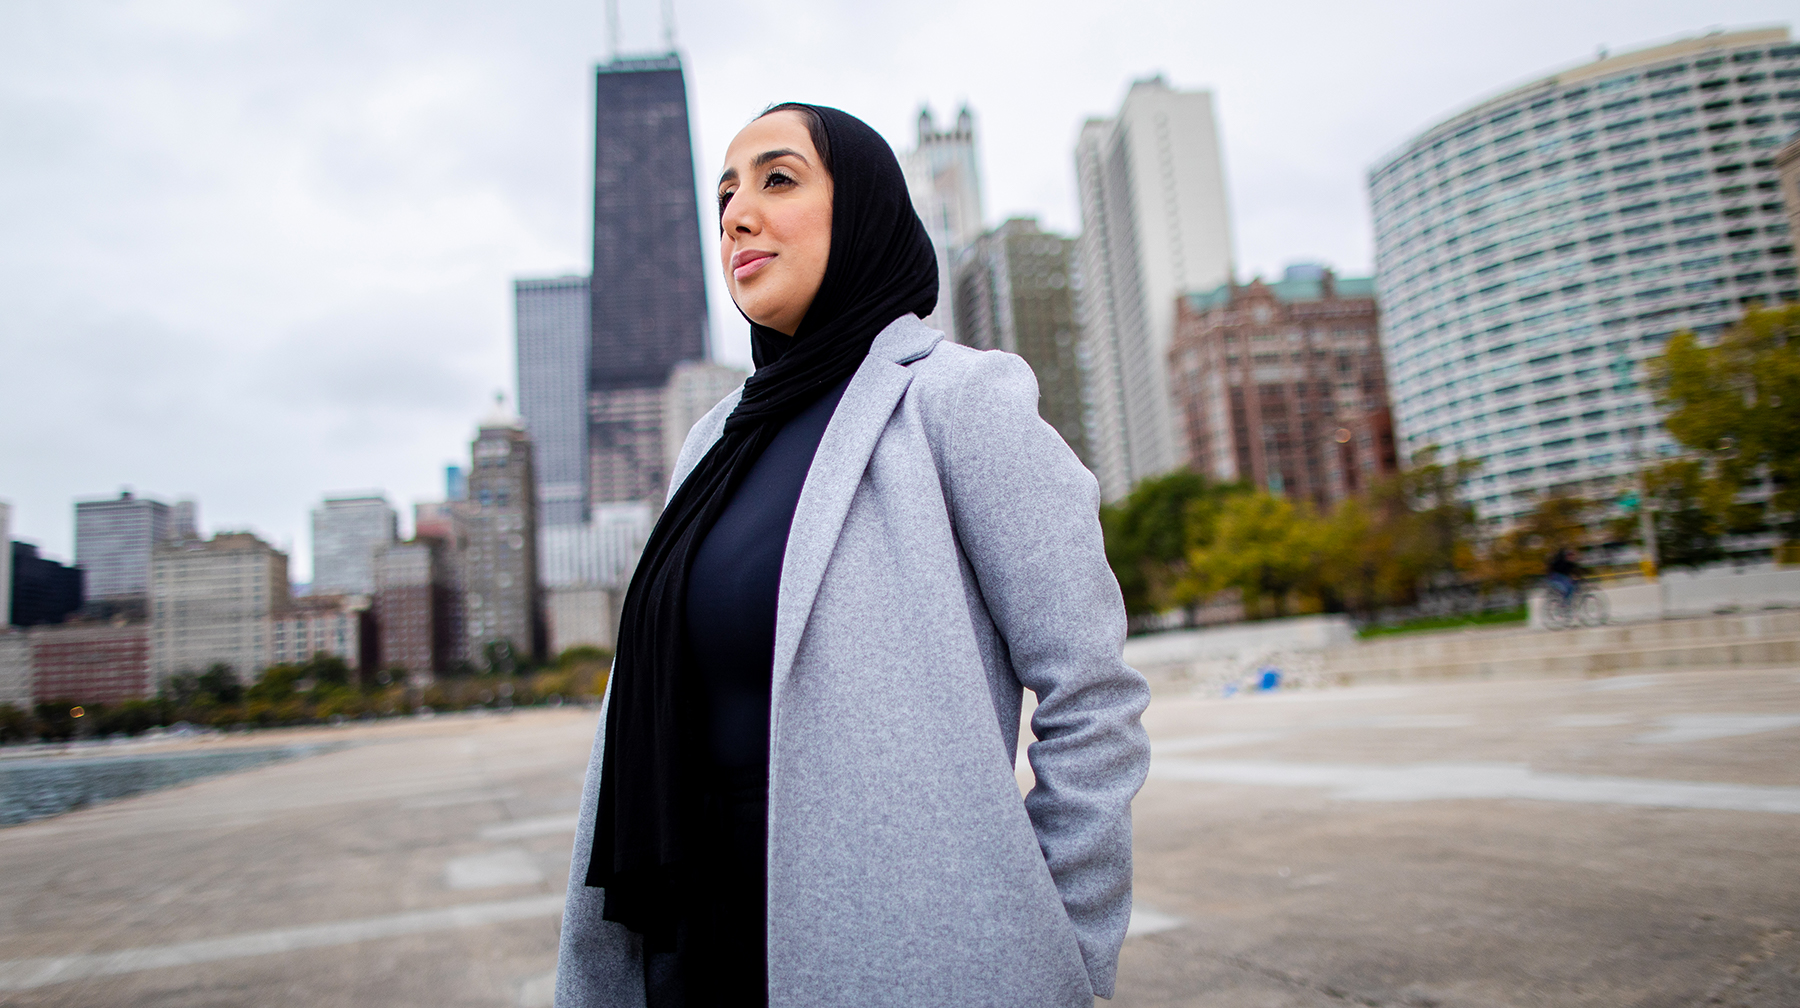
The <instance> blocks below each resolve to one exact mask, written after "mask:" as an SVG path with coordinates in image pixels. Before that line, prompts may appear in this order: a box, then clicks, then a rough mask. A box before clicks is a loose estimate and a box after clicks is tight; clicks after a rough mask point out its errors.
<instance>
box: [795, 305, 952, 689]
mask: <svg viewBox="0 0 1800 1008" xmlns="http://www.w3.org/2000/svg"><path fill="white" fill-rule="evenodd" d="M942 338H943V334H942V333H940V332H938V331H937V330H935V329H932V328H931V327H929V326H927V325H925V324H924V323H923V322H921V321H919V320H918V318H917V317H915V316H912V315H907V316H904V317H903V318H900V319H896V320H895V321H894V322H893V323H891V324H889V325H888V327H887V328H886V329H883V330H882V331H881V334H880V335H879V336H877V337H875V342H874V343H873V344H872V345H871V346H870V347H869V355H868V356H867V357H865V358H863V362H862V366H861V367H859V368H857V370H856V374H855V375H854V376H852V377H851V379H850V384H849V385H848V386H846V387H845V389H844V397H843V398H842V399H840V400H839V401H838V406H837V409H836V411H834V412H833V413H832V415H831V422H830V423H829V424H827V425H826V427H825V435H824V437H822V438H820V439H819V450H818V452H817V453H816V454H814V455H813V461H812V467H811V468H810V469H808V470H807V474H806V482H805V484H804V485H803V486H802V487H801V488H800V500H799V503H798V504H797V505H796V506H795V508H794V523H793V525H792V526H791V528H790V531H789V532H788V541H787V550H786V552H785V553H784V554H783V556H782V562H781V588H780V592H779V594H778V596H777V600H776V608H775V663H774V668H773V673H774V677H773V678H774V681H773V696H772V701H773V703H774V709H775V710H776V711H779V710H780V699H781V691H782V686H783V684H784V683H785V681H786V679H787V677H788V673H789V672H790V671H791V670H792V669H793V664H794V656H795V655H796V654H797V653H798V652H799V650H800V634H801V632H802V631H804V630H805V629H806V621H807V618H808V617H809V616H810V615H811V614H812V607H813V600H814V599H816V598H817V597H818V594H819V584H820V582H821V581H823V580H824V577H825V566H826V564H827V563H828V562H830V560H831V554H832V551H833V550H835V549H836V548H837V541H838V534H839V533H840V532H842V531H843V527H844V518H845V517H846V516H847V515H848V514H849V512H850V500H851V498H852V497H854V496H855V495H856V488H857V486H858V485H859V484H861V482H862V476H863V471H864V470H865V469H867V468H868V465H869V458H870V456H871V455H873V454H874V452H875V444H876V442H877V441H879V440H880V438H881V432H882V431H883V430H884V429H886V427H887V423H888V418H890V417H891V416H893V414H894V407H895V406H896V405H898V404H899V402H900V397H901V395H903V394H904V393H905V392H906V386H907V385H908V384H910V383H911V382H912V372H911V371H910V370H908V369H907V368H906V367H904V365H906V364H909V363H911V362H912V361H915V360H918V359H919V358H921V357H924V356H925V355H926V354H929V353H930V352H931V350H932V348H933V347H934V346H936V345H937V342H938V340H940V339H942Z"/></svg>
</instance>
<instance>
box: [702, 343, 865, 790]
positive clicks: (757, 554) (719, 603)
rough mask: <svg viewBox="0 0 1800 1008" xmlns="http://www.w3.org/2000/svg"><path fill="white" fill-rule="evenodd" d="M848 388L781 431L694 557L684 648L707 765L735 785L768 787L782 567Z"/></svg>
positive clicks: (825, 398) (829, 396) (847, 381)
mask: <svg viewBox="0 0 1800 1008" xmlns="http://www.w3.org/2000/svg"><path fill="white" fill-rule="evenodd" d="M849 384H850V379H848V378H846V379H844V380H843V381H842V382H840V383H838V385H837V387H836V388H834V389H832V390H831V391H829V392H827V393H825V395H823V396H821V397H820V398H819V400H818V401H817V402H815V403H813V404H812V405H811V406H808V407H807V408H806V409H804V410H802V411H801V412H800V413H798V414H796V415H795V416H794V417H793V419H791V420H789V421H788V422H787V423H786V424H785V425H783V426H782V428H781V432H780V433H778V434H776V435H775V440H774V441H772V442H770V444H769V447H768V448H767V449H766V450H764V452H763V453H762V457H761V458H759V459H757V460H756V463H755V464H754V465H753V466H752V467H751V469H750V471H749V473H747V474H745V476H744V482H743V483H741V484H740V485H739V486H738V488H737V492H736V493H734V494H733V495H732V497H731V501H730V502H729V503H727V504H726V505H725V510H724V512H723V513H721V514H720V515H719V520H718V521H716V522H714V523H713V527H712V529H711V530H710V531H708V532H707V533H706V538H705V539H704V540H703V541H702V542H701V543H700V548H699V549H698V550H696V551H695V553H694V565H693V567H692V568H690V570H689V573H688V581H687V627H686V636H687V645H688V653H689V655H690V656H691V657H692V659H693V662H694V665H693V668H694V671H695V673H696V685H697V686H698V687H699V694H700V701H701V706H702V708H703V710H704V711H705V716H706V721H705V728H706V742H707V747H708V753H707V755H708V756H709V758H710V762H711V765H712V766H713V768H714V769H717V770H724V771H728V772H730V773H729V776H730V778H731V779H733V780H739V781H741V780H742V779H743V778H744V777H745V776H746V774H747V773H748V774H751V775H755V776H758V777H759V778H760V779H762V780H765V781H766V780H767V779H768V772H769V694H770V689H771V686H772V676H773V672H774V664H775V603H776V597H777V594H778V593H779V591H780V589H781V557H782V554H783V553H784V552H785V551H786V549H787V539H788V529H789V528H790V527H791V526H792V525H793V523H794V508H795V506H796V505H798V504H799V503H800V488H801V486H802V485H803V484H804V483H805V482H806V473H807V471H808V470H809V469H811V468H812V460H813V455H814V453H816V452H817V451H818V450H819V439H820V438H822V437H824V436H825V425H826V424H828V423H830V422H831V414H832V412H833V411H834V410H836V409H837V404H838V400H839V399H842V398H843V396H844V389H845V387H846V386H848V385H849Z"/></svg>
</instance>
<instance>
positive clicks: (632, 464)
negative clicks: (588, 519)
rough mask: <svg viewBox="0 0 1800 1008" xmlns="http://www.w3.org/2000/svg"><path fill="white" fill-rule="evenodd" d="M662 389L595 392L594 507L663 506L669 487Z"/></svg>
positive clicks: (592, 435)
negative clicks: (641, 503) (633, 503)
mask: <svg viewBox="0 0 1800 1008" xmlns="http://www.w3.org/2000/svg"><path fill="white" fill-rule="evenodd" d="M663 389H664V386H663V385H660V384H659V385H657V386H655V387H654V388H616V389H595V390H594V392H593V393H592V394H591V397H590V399H589V418H590V421H591V423H592V426H591V427H590V428H589V439H590V440H589V446H590V458H589V478H590V479H592V481H593V493H592V498H591V500H592V502H593V503H594V504H616V503H622V502H628V501H661V500H662V493H663V491H664V490H666V489H668V486H669V470H668V468H667V467H666V466H665V464H664V462H663V451H664V446H663Z"/></svg>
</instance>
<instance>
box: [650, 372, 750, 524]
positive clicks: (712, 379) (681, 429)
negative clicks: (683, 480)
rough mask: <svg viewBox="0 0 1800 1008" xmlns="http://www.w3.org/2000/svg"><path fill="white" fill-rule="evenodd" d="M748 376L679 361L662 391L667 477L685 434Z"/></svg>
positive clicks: (748, 375) (742, 373)
mask: <svg viewBox="0 0 1800 1008" xmlns="http://www.w3.org/2000/svg"><path fill="white" fill-rule="evenodd" d="M748 377H750V373H749V372H748V371H745V370H743V369H742V368H734V367H727V366H725V365H724V364H720V363H717V362H715V361H682V362H681V363H680V364H677V365H675V367H674V370H672V371H670V372H669V385H668V387H667V388H665V389H663V398H662V407H663V423H662V430H663V471H664V472H666V473H669V474H670V477H671V478H673V476H674V473H675V459H676V458H677V457H678V456H680V454H681V445H682V443H683V442H685V441H686V440H687V436H688V431H690V430H693V429H694V425H695V424H696V423H699V422H700V418H701V417H703V416H705V415H706V414H707V411H708V410H711V409H712V408H713V407H714V406H717V405H719V400H721V399H723V398H725V397H726V396H728V395H730V394H731V393H732V391H733V390H735V389H736V388H737V387H738V386H739V385H742V384H744V379H746V378H748ZM660 505H661V502H660V501H659V502H658V506H659V507H660Z"/></svg>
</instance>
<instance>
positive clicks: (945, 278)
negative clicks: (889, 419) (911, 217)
mask: <svg viewBox="0 0 1800 1008" xmlns="http://www.w3.org/2000/svg"><path fill="white" fill-rule="evenodd" d="M900 167H901V169H902V170H903V171H904V172H905V173H906V188H907V191H908V192H909V193H910V194H911V195H912V201H913V209H914V210H915V211H917V212H918V214H919V220H920V221H922V222H923V223H924V224H925V233H926V234H928V235H930V236H931V246H932V248H934V249H935V250H937V261H938V302H937V310H936V311H934V312H932V313H931V314H930V315H929V316H927V317H926V319H925V323H926V324H927V325H929V326H931V327H932V328H934V329H940V330H942V331H944V332H946V333H949V334H951V335H952V336H954V335H955V333H956V319H955V312H954V310H953V304H954V302H955V300H956V298H955V294H954V293H953V287H952V279H953V278H952V277H951V273H952V271H953V268H954V265H955V263H956V255H957V253H958V252H960V251H962V249H963V248H965V247H966V246H968V245H969V244H970V243H971V242H973V241H974V240H975V239H977V238H979V237H981V232H982V227H981V168H980V165H979V163H978V161H977V155H976V151H975V116H974V115H973V114H972V113H970V111H969V107H968V106H967V105H964V106H963V107H962V111H960V112H958V113H957V114H956V122H955V123H954V124H952V125H951V126H950V127H949V128H948V129H944V130H939V129H938V128H937V124H936V123H935V122H934V121H933V120H932V117H931V109H929V108H922V109H920V110H919V133H918V143H917V146H915V147H914V148H913V149H912V150H910V151H907V152H906V154H905V155H904V156H902V157H901V159H900Z"/></svg>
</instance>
